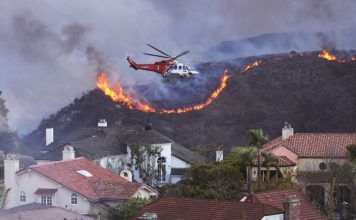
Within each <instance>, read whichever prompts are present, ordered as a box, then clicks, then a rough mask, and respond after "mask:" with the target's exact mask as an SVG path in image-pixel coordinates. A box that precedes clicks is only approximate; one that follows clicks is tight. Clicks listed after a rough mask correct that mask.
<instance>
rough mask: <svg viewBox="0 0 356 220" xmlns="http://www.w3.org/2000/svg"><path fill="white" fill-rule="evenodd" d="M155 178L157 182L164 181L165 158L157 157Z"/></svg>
mask: <svg viewBox="0 0 356 220" xmlns="http://www.w3.org/2000/svg"><path fill="white" fill-rule="evenodd" d="M157 164H158V166H157V178H158V181H159V182H164V181H166V158H165V157H159V158H157Z"/></svg>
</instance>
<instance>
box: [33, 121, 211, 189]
mask: <svg viewBox="0 0 356 220" xmlns="http://www.w3.org/2000/svg"><path fill="white" fill-rule="evenodd" d="M46 144H47V145H46V146H45V147H43V148H42V152H43V153H42V154H41V155H39V156H37V157H36V158H35V159H36V161H37V162H38V163H47V162H50V161H57V160H61V154H62V153H61V152H62V150H63V147H64V146H66V145H70V146H72V147H73V149H74V150H75V157H81V156H83V157H87V158H90V159H92V160H95V161H97V162H99V163H100V165H101V166H103V167H106V168H110V169H111V170H113V171H115V172H117V173H120V172H121V171H122V170H129V171H131V172H133V177H134V179H135V180H136V181H141V179H140V177H139V173H138V172H137V170H134V169H132V168H130V167H129V164H130V163H131V162H130V158H131V153H130V152H131V148H130V146H132V145H139V146H147V145H148V146H152V147H157V148H160V149H161V150H162V152H161V156H160V157H159V158H156V160H157V163H156V166H158V164H160V166H159V167H157V170H158V174H159V175H158V184H165V183H176V182H178V181H179V180H180V179H181V177H182V174H183V173H184V171H185V170H186V169H187V168H188V167H190V166H191V165H192V164H195V163H202V162H204V159H203V158H202V157H201V156H200V155H198V154H197V153H195V152H193V151H191V150H189V149H188V148H185V147H183V146H181V145H179V144H177V143H175V142H174V141H173V140H171V139H170V138H168V137H166V136H164V135H163V134H161V133H159V132H157V131H155V130H153V129H152V125H151V124H148V125H147V126H146V127H145V128H142V127H140V126H118V127H116V126H114V127H109V126H108V123H107V122H106V120H104V119H102V120H100V121H99V123H98V126H97V127H89V128H80V129H78V130H76V131H74V132H73V133H71V134H69V135H67V136H65V137H61V138H59V139H58V140H55V141H54V135H53V128H50V129H47V130H46Z"/></svg>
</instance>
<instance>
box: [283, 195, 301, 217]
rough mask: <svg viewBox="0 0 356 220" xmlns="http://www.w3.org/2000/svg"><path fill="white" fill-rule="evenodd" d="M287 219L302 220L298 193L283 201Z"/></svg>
mask: <svg viewBox="0 0 356 220" xmlns="http://www.w3.org/2000/svg"><path fill="white" fill-rule="evenodd" d="M283 208H284V219H285V220H301V218H300V200H299V199H298V198H297V196H296V195H292V196H288V197H287V199H286V201H285V202H284V203H283Z"/></svg>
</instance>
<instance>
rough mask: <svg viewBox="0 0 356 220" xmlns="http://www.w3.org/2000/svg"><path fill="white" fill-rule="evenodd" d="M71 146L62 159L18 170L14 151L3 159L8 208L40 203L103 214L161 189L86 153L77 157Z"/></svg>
mask: <svg viewBox="0 0 356 220" xmlns="http://www.w3.org/2000/svg"><path fill="white" fill-rule="evenodd" d="M73 154H74V152H73V151H72V149H70V148H69V147H67V146H66V147H65V148H64V150H63V159H64V160H61V161H56V162H49V163H45V164H39V165H32V166H29V167H28V168H26V169H23V170H19V160H18V159H17V158H16V156H15V155H7V159H6V160H5V161H4V168H5V179H4V184H5V188H6V189H9V190H10V191H9V192H8V196H7V201H6V205H5V206H6V209H8V208H13V207H18V206H21V205H26V204H30V203H34V202H35V203H40V204H42V205H49V206H54V207H59V208H63V209H66V210H69V211H73V212H75V213H78V214H100V213H105V212H106V210H108V209H110V208H111V207H114V206H116V205H118V204H119V203H120V202H122V201H125V200H127V199H130V198H133V197H140V198H150V197H151V196H154V197H156V196H157V195H158V193H157V192H156V191H155V190H153V189H152V188H150V187H148V186H147V185H145V184H141V183H134V182H130V181H129V180H128V179H129V178H128V177H125V176H124V177H122V176H119V175H117V174H115V173H113V172H111V171H109V170H107V169H105V168H102V167H101V166H99V165H98V164H96V163H95V162H93V161H91V160H88V159H86V158H84V157H79V158H74V157H73Z"/></svg>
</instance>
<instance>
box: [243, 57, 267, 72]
mask: <svg viewBox="0 0 356 220" xmlns="http://www.w3.org/2000/svg"><path fill="white" fill-rule="evenodd" d="M261 63H262V61H261V60H257V61H255V62H253V63H251V64H249V65H247V66H245V67H244V68H243V69H242V70H241V73H244V72H247V71H249V70H250V69H252V68H254V67H256V66H258V65H260V64H261Z"/></svg>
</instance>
